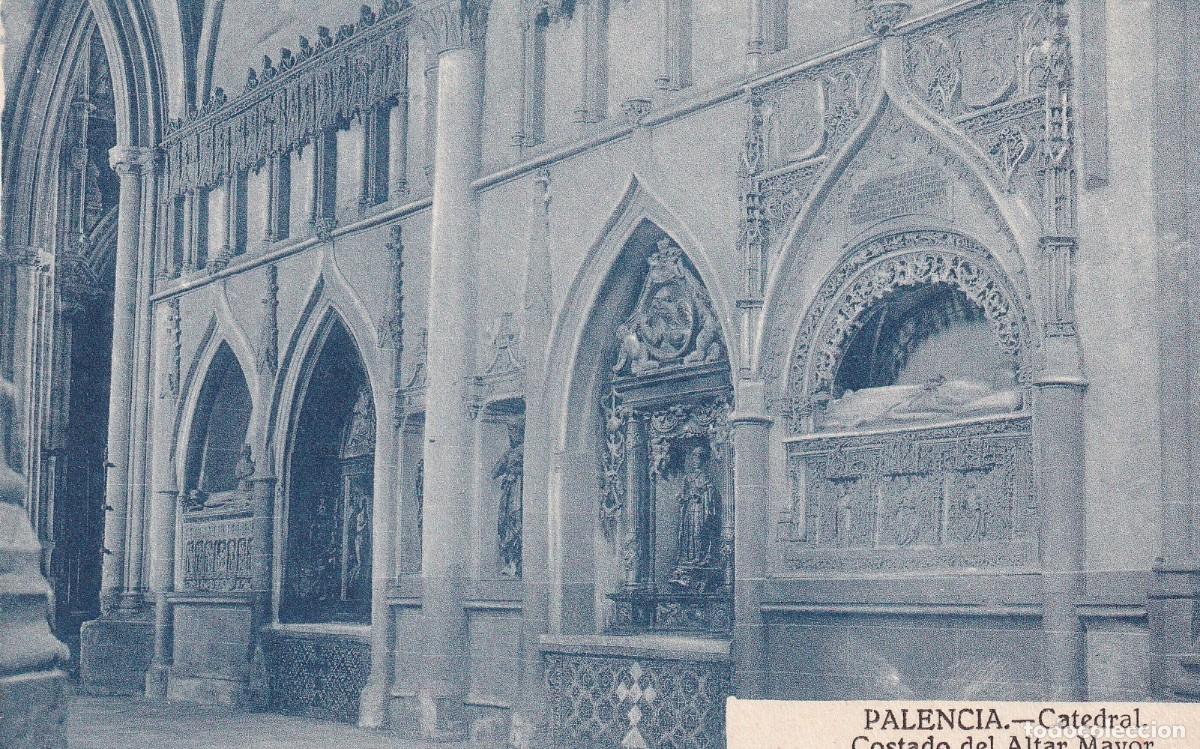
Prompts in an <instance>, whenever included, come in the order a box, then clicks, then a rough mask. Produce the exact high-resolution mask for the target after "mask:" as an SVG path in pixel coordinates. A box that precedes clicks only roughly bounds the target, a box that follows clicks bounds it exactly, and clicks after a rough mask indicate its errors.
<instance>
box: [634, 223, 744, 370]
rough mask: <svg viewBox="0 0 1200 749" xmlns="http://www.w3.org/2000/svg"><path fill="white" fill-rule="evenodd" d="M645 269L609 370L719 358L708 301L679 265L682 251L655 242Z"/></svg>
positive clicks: (722, 349)
mask: <svg viewBox="0 0 1200 749" xmlns="http://www.w3.org/2000/svg"><path fill="white" fill-rule="evenodd" d="M649 265H650V268H649V272H648V273H647V275H646V281H645V282H644V284H643V285H642V291H641V294H640V295H639V297H638V300H637V303H636V305H635V306H634V311H633V314H631V315H630V316H629V317H628V318H627V319H626V320H625V321H624V322H623V323H621V324H620V325H619V326H618V327H617V335H618V337H619V339H620V350H619V353H618V356H617V362H616V364H614V365H613V372H614V373H616V374H634V375H640V374H644V373H646V372H650V371H652V370H657V369H662V368H666V367H678V366H684V365H694V364H703V363H709V362H715V361H720V360H722V359H723V358H724V356H725V346H724V343H722V341H721V333H720V325H719V323H718V322H717V318H716V315H715V314H714V313H713V309H712V302H711V301H709V298H708V293H707V292H706V291H705V290H704V286H703V284H702V283H701V282H700V279H699V278H697V277H696V276H695V274H694V273H693V272H692V271H691V270H690V269H689V268H686V267H685V266H684V263H683V251H682V250H681V249H680V248H679V247H678V246H677V245H676V244H675V243H674V242H672V241H671V240H669V239H662V240H659V242H658V244H657V250H656V251H655V252H654V254H652V255H651V256H650V259H649Z"/></svg>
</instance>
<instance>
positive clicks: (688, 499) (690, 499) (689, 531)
mask: <svg viewBox="0 0 1200 749" xmlns="http://www.w3.org/2000/svg"><path fill="white" fill-rule="evenodd" d="M705 457H706V453H705V450H704V448H703V447H699V446H697V447H693V448H692V449H691V450H690V451H689V452H688V455H687V459H686V461H685V463H684V473H683V486H682V487H681V488H680V490H679V543H678V546H677V547H676V549H677V551H676V562H675V566H676V568H677V569H678V568H682V567H707V566H708V565H709V563H710V562H711V561H712V535H713V534H712V527H713V520H714V518H715V516H716V510H717V492H716V489H715V488H714V487H713V482H712V478H711V477H709V475H708V471H707V469H706V461H705Z"/></svg>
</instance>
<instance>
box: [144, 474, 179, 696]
mask: <svg viewBox="0 0 1200 749" xmlns="http://www.w3.org/2000/svg"><path fill="white" fill-rule="evenodd" d="M178 496H179V494H178V492H177V491H176V490H175V486H174V482H171V483H170V484H168V485H166V486H165V487H164V488H162V489H159V491H158V492H156V493H155V496H154V503H153V505H152V506H151V508H150V587H151V589H152V591H153V593H154V654H153V655H152V656H151V660H150V670H148V671H147V672H146V699H148V700H151V701H154V702H165V701H166V699H167V682H168V677H169V676H170V671H171V661H172V656H173V654H172V639H171V638H172V631H173V628H172V616H171V602H170V594H171V592H172V591H173V590H174V589H175V584H174V583H175V520H176V516H175V508H176V507H177V506H178V501H177V500H178Z"/></svg>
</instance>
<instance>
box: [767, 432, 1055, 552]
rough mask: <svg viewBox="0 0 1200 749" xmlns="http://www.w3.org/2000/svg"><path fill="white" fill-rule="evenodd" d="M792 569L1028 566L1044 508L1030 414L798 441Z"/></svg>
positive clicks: (787, 534)
mask: <svg viewBox="0 0 1200 749" xmlns="http://www.w3.org/2000/svg"><path fill="white" fill-rule="evenodd" d="M787 449H788V469H789V475H790V480H791V485H792V507H791V510H790V511H787V512H785V513H784V515H783V518H782V521H781V522H782V526H783V527H782V531H783V532H782V534H781V535H782V537H783V539H784V544H785V548H784V554H783V559H784V562H785V566H786V567H787V568H788V569H792V570H800V571H819V572H890V571H895V570H903V569H939V568H940V569H963V568H1026V567H1033V566H1036V565H1037V563H1038V535H1037V534H1038V525H1039V517H1040V515H1039V509H1038V501H1037V496H1036V492H1035V490H1034V483H1033V477H1032V475H1031V465H1032V460H1031V450H1032V444H1031V439H1030V420H1029V417H1028V416H1018V417H1015V418H1014V417H1009V418H1005V419H998V420H990V421H982V422H973V423H966V424H953V425H942V426H930V427H924V428H921V429H910V430H902V431H879V432H872V433H864V434H858V435H855V434H839V435H830V436H812V437H804V438H800V439H796V440H793V441H791V442H789V443H788V446H787Z"/></svg>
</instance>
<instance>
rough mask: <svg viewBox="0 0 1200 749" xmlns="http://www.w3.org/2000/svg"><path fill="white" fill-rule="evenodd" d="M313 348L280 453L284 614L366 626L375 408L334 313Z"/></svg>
mask: <svg viewBox="0 0 1200 749" xmlns="http://www.w3.org/2000/svg"><path fill="white" fill-rule="evenodd" d="M309 345H310V348H309V350H308V352H307V355H306V356H305V358H304V360H303V363H302V365H301V371H299V372H298V381H297V387H296V389H295V390H294V392H293V393H292V396H293V404H292V406H291V409H290V418H289V420H288V430H287V436H286V441H285V444H284V445H283V474H282V479H283V480H282V482H281V486H282V488H283V491H282V501H283V506H282V509H283V513H282V516H281V518H280V520H281V522H280V526H281V529H282V534H281V536H282V540H283V544H282V549H281V552H282V553H281V564H280V569H279V574H278V575H277V577H278V579H279V580H280V594H279V608H278V612H279V613H278V616H279V619H280V621H282V622H285V623H301V622H303V623H314V622H339V621H340V622H348V623H369V622H370V620H371V597H372V576H371V559H372V552H371V548H372V531H371V525H372V519H373V517H372V516H373V497H374V492H375V490H376V483H375V473H376V461H375V454H376V451H377V444H376V442H377V440H376V431H377V419H376V414H377V413H378V412H377V409H376V401H375V397H374V395H373V389H372V387H371V381H370V376H369V374H368V372H367V368H366V365H365V363H364V360H363V357H362V355H361V353H360V350H359V348H358V346H357V345H356V343H355V341H354V339H353V337H352V336H351V333H350V331H349V329H348V328H347V327H346V325H345V323H344V322H343V321H342V318H341V316H340V315H339V314H338V313H337V311H336V310H334V309H328V310H327V311H326V312H325V314H324V315H323V316H322V318H321V320H320V323H319V326H318V327H317V329H316V331H315V336H314V337H313V338H312V339H311V340H310V341H309Z"/></svg>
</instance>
